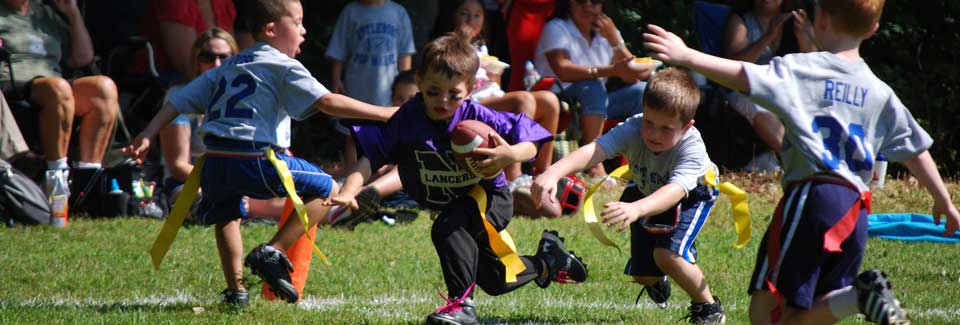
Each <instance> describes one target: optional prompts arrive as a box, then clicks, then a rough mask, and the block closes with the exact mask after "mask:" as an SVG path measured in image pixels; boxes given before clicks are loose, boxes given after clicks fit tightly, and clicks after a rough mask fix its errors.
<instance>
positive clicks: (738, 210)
mask: <svg viewBox="0 0 960 325" xmlns="http://www.w3.org/2000/svg"><path fill="white" fill-rule="evenodd" d="M716 173H717V172H716V171H715V170H714V169H713V168H710V169H708V170H707V174H706V175H704V176H703V178H704V179H705V180H706V182H707V185H710V187H714V188H716V189H718V190H720V193H723V194H724V195H726V196H727V197H729V198H730V209H731V210H733V223H734V225H735V226H736V229H737V241H735V242H733V247H736V248H743V246H746V245H747V243H748V242H750V206H749V205H747V192H746V191H744V190H741V189H740V188H739V187H737V186H736V185H733V183H730V182H723V183H721V184H719V185H717V174H716Z"/></svg>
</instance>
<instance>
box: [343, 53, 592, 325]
mask: <svg viewBox="0 0 960 325" xmlns="http://www.w3.org/2000/svg"><path fill="white" fill-rule="evenodd" d="M478 66H479V60H478V59H477V55H476V53H475V51H474V49H473V48H472V47H471V46H470V45H469V44H467V43H466V42H465V41H464V40H462V39H459V38H457V37H455V36H444V37H440V38H437V39H436V40H434V41H432V42H430V43H429V44H427V45H426V48H425V49H424V55H423V66H422V67H421V69H419V70H418V71H419V72H418V74H417V83H418V86H419V88H420V91H421V93H420V94H419V95H417V96H416V97H414V98H413V99H411V100H410V101H408V102H407V103H406V104H404V105H403V106H401V107H400V110H399V111H397V113H396V114H394V115H393V117H391V118H390V120H389V121H388V122H387V124H386V125H383V126H355V127H354V131H355V138H356V141H357V143H358V145H359V148H360V151H361V152H362V153H363V154H364V155H365V157H363V158H361V159H360V163H359V164H358V165H359V166H358V167H359V168H358V169H359V171H358V172H356V173H354V174H352V175H351V176H350V177H348V179H347V181H346V183H345V184H344V186H343V190H342V191H341V192H340V194H339V196H337V197H334V198H333V200H332V201H334V202H337V203H339V204H349V205H351V206H356V202H355V201H354V195H356V193H357V192H358V191H359V189H360V184H361V183H362V179H363V178H365V177H363V176H365V175H369V172H370V170H371V167H372V169H377V168H379V167H380V166H383V165H385V164H390V163H394V164H397V166H398V170H399V174H400V180H401V182H402V183H403V188H404V190H405V191H406V192H407V193H408V194H409V195H410V196H412V197H413V198H414V199H416V200H417V202H418V203H420V205H422V206H425V207H428V208H430V209H433V210H435V211H438V212H439V215H438V216H437V218H436V220H435V221H434V223H433V228H432V231H431V237H432V239H433V244H434V246H435V247H436V249H437V255H439V257H440V267H441V269H442V270H443V278H444V281H445V282H446V284H447V291H448V294H449V297H450V300H449V303H448V304H447V305H446V306H443V307H441V308H439V309H437V310H436V311H435V312H434V313H432V314H430V315H429V316H428V317H427V323H438V324H476V323H478V320H477V315H476V305H475V304H474V302H473V299H472V297H473V294H472V289H473V287H474V285H477V286H479V287H480V288H481V289H483V290H484V291H485V292H487V293H488V294H491V295H500V294H504V293H507V292H510V291H513V290H514V289H516V288H519V287H521V286H523V285H524V284H526V283H528V282H530V281H536V283H537V284H538V285H539V286H541V287H547V286H548V285H549V284H550V282H551V281H557V282H569V281H574V282H583V281H585V280H586V278H587V268H586V265H584V264H583V262H582V261H581V260H580V259H579V258H577V257H576V256H575V255H573V253H571V252H568V251H567V250H566V249H565V248H564V245H563V240H562V238H559V237H558V236H557V234H556V232H551V231H544V233H543V237H542V238H541V240H540V246H539V248H538V251H537V254H536V255H535V256H517V253H516V249H515V248H514V245H513V241H512V240H511V239H510V237H509V234H507V233H506V232H505V231H504V229H505V228H506V227H507V224H508V223H509V222H510V218H511V217H512V216H513V197H512V196H511V193H510V192H509V190H508V189H507V182H506V179H505V178H504V175H503V173H502V172H501V173H500V174H499V175H498V176H496V177H495V178H492V179H482V178H480V177H478V176H473V175H471V174H469V173H468V172H467V171H466V170H464V169H461V168H460V167H459V166H458V165H457V163H456V161H455V160H454V158H453V152H452V149H451V144H450V132H451V131H452V130H453V128H454V127H455V126H456V125H457V123H458V122H460V121H462V120H479V121H481V122H484V123H486V124H487V125H490V126H491V127H492V128H493V129H494V130H495V131H496V132H495V133H493V134H491V136H492V137H493V140H494V141H493V142H494V144H495V145H496V147H495V148H490V149H482V148H478V149H476V150H475V151H474V152H475V153H479V154H483V155H485V156H488V157H489V159H486V160H484V161H482V162H481V163H480V166H481V168H482V169H484V171H498V170H502V169H503V167H504V166H507V165H509V164H512V163H516V162H521V161H527V160H530V159H532V158H533V157H534V156H535V155H536V153H537V148H538V147H539V145H540V144H542V143H543V142H544V141H549V140H551V138H552V136H551V135H550V133H549V132H547V131H546V130H545V129H544V128H542V127H541V126H540V125H538V124H537V123H536V122H534V121H533V120H531V119H530V118H528V117H526V116H525V115H523V114H513V113H505V112H498V111H494V110H492V109H490V108H487V107H484V106H482V105H480V104H478V103H476V102H474V101H472V100H469V99H467V96H468V95H469V93H470V90H471V89H473V81H474V75H475V74H476V71H477V68H478ZM485 174H489V173H486V172H485ZM506 246H509V248H505V247H506Z"/></svg>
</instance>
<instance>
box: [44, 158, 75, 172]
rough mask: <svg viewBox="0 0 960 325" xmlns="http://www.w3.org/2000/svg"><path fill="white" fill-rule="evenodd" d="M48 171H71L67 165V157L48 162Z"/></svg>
mask: <svg viewBox="0 0 960 325" xmlns="http://www.w3.org/2000/svg"><path fill="white" fill-rule="evenodd" d="M47 169H48V170H57V169H70V165H67V157H63V158H60V159H57V160H47Z"/></svg>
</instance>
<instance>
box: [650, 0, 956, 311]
mask: <svg viewBox="0 0 960 325" xmlns="http://www.w3.org/2000/svg"><path fill="white" fill-rule="evenodd" d="M815 10H816V12H815V13H814V15H813V16H814V17H815V20H814V21H813V24H812V26H810V27H811V29H812V30H813V35H814V42H815V43H816V45H817V46H818V48H820V49H821V50H823V52H813V53H800V54H790V55H786V56H783V57H775V58H773V59H772V60H771V61H770V63H769V64H768V65H756V64H753V63H748V62H739V61H733V60H727V59H723V58H718V57H713V56H710V55H707V54H704V53H700V52H698V51H696V50H692V49H690V48H688V47H687V46H686V45H685V44H684V43H683V41H682V40H681V39H680V38H679V37H678V36H677V35H675V34H673V33H670V32H668V31H666V30H664V29H662V28H660V27H657V26H652V25H651V26H649V30H650V31H649V32H648V33H646V34H644V40H645V41H646V42H647V43H645V45H646V46H647V48H649V49H651V50H653V51H654V52H655V54H654V57H655V58H657V59H661V60H664V61H666V62H669V63H673V64H679V65H683V66H688V67H691V68H692V69H694V70H697V71H698V72H700V73H703V74H704V75H706V76H707V77H709V78H710V79H712V80H714V81H717V82H718V83H720V84H722V85H724V86H726V87H728V88H730V89H733V90H737V91H741V92H743V93H745V94H747V95H748V96H750V98H751V99H752V100H753V101H754V102H756V103H758V104H760V105H761V106H763V107H764V108H766V109H768V110H770V112H772V113H773V114H775V115H777V117H778V118H780V120H781V121H782V122H783V125H784V128H785V131H786V132H785V135H784V140H783V145H782V147H781V150H782V156H783V160H784V166H783V168H784V177H783V187H784V196H783V198H782V199H781V200H780V203H779V204H778V206H777V209H776V211H775V212H774V219H773V220H772V221H771V223H770V226H769V228H768V229H767V233H766V234H765V235H764V240H763V243H762V244H761V247H760V250H759V252H758V254H757V263H756V266H755V268H754V272H753V277H752V279H751V282H750V286H749V289H748V292H749V293H750V294H751V302H750V320H751V322H753V323H776V322H784V323H809V324H821V323H833V322H837V321H838V320H841V319H843V318H846V317H849V316H852V315H855V314H857V313H862V314H863V315H864V316H865V317H866V319H867V320H868V321H871V322H876V323H881V324H908V323H909V318H908V317H907V315H906V311H905V310H904V309H903V308H902V307H901V306H900V303H899V301H898V300H897V299H896V298H895V297H894V296H893V291H892V290H891V285H890V282H889V280H888V279H887V275H886V273H884V272H881V271H879V270H867V271H865V272H862V273H860V274H859V275H858V274H857V272H859V269H860V266H861V262H862V260H863V255H864V253H865V251H866V237H867V217H866V216H867V214H868V213H869V211H870V199H871V194H870V190H869V188H868V187H867V184H868V183H869V181H870V179H871V178H872V169H873V165H874V160H875V159H876V157H877V156H878V155H881V154H882V155H884V156H886V157H887V158H889V159H890V160H892V161H903V163H904V164H905V165H906V167H907V169H908V170H910V173H911V174H913V176H914V177H916V178H917V180H918V182H919V183H920V184H921V185H923V187H924V188H926V189H927V191H928V192H929V193H930V195H931V196H932V198H933V202H934V203H933V206H932V209H931V210H932V214H933V216H934V220H935V222H937V223H939V222H940V218H941V217H945V219H946V228H945V231H944V235H945V236H952V235H953V234H954V233H955V232H956V231H957V228H958V224H960V213H958V212H957V209H956V207H955V206H954V205H953V202H951V198H950V194H949V193H948V192H947V190H946V187H945V186H944V184H943V180H942V179H941V178H940V174H939V172H938V171H937V167H936V164H935V162H934V161H933V158H931V156H930V153H929V152H927V149H928V148H929V147H930V146H931V145H932V143H933V141H932V139H931V138H930V136H929V135H928V134H927V133H926V132H925V131H924V130H923V128H921V127H920V125H919V124H918V123H917V121H916V120H915V119H914V118H913V116H912V115H911V114H910V111H909V110H908V109H907V108H906V107H905V106H904V105H903V103H901V102H900V100H899V99H898V98H897V96H896V95H895V94H894V92H893V90H892V89H891V88H890V86H888V85H887V84H885V83H884V82H883V81H881V80H880V79H879V78H877V76H876V75H875V74H874V73H873V72H872V71H871V70H870V68H869V66H867V64H866V62H865V61H864V60H863V58H862V57H861V56H860V44H861V43H862V42H863V40H865V39H867V38H869V37H871V36H872V35H873V34H874V33H875V32H876V31H877V29H878V28H879V21H880V17H881V14H882V12H883V0H832V1H820V2H818V3H817V6H816V8H815ZM793 15H794V19H799V20H801V21H802V20H805V19H806V14H805V13H804V12H793Z"/></svg>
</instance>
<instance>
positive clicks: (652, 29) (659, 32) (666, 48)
mask: <svg viewBox="0 0 960 325" xmlns="http://www.w3.org/2000/svg"><path fill="white" fill-rule="evenodd" d="M647 31H648V32H646V33H643V40H644V42H643V46H644V47H646V48H647V49H649V50H651V51H653V55H652V56H653V58H655V59H657V60H660V61H663V62H669V63H674V64H679V65H683V66H686V65H687V64H686V63H687V62H690V58H691V56H692V54H693V53H694V52H693V50H692V49H690V48H689V47H687V44H684V43H683V40H682V39H680V37H679V36H677V35H676V34H674V33H671V32H669V31H667V30H665V29H663V28H661V27H660V26H657V25H653V24H650V25H647Z"/></svg>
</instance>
